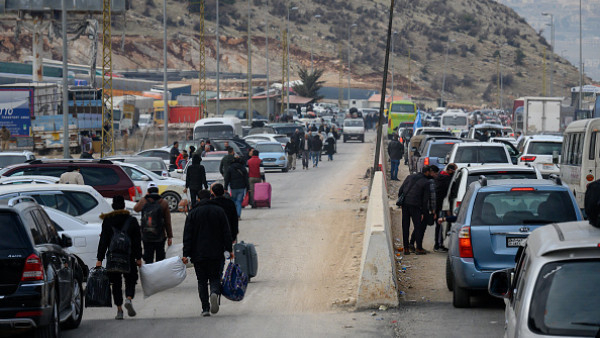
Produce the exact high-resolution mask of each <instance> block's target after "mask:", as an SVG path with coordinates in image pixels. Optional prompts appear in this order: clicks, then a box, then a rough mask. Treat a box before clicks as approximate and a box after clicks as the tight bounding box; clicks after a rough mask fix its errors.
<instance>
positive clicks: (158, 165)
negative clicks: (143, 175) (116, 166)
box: [125, 159, 167, 171]
mask: <svg viewBox="0 0 600 338" xmlns="http://www.w3.org/2000/svg"><path fill="white" fill-rule="evenodd" d="M125 162H127V163H132V164H135V165H139V166H140V167H142V168H145V169H148V170H151V171H161V170H167V165H166V164H165V162H163V161H160V160H142V159H134V160H129V159H128V160H126V161H125Z"/></svg>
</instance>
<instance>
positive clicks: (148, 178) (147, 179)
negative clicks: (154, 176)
mask: <svg viewBox="0 0 600 338" xmlns="http://www.w3.org/2000/svg"><path fill="white" fill-rule="evenodd" d="M142 181H150V177H148V176H147V175H142Z"/></svg>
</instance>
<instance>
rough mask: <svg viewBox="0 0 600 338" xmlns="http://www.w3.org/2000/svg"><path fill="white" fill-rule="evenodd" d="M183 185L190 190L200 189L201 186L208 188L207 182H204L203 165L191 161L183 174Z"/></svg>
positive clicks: (204, 172)
mask: <svg viewBox="0 0 600 338" xmlns="http://www.w3.org/2000/svg"><path fill="white" fill-rule="evenodd" d="M185 187H186V188H189V189H191V190H201V189H202V187H204V189H208V183H207V182H206V171H205V170H204V166H203V165H202V164H194V163H192V164H191V165H190V166H189V167H188V168H187V173H186V174H185Z"/></svg>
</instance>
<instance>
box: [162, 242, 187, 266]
mask: <svg viewBox="0 0 600 338" xmlns="http://www.w3.org/2000/svg"><path fill="white" fill-rule="evenodd" d="M166 257H167V258H171V257H183V243H179V244H173V245H171V246H169V247H167V252H166ZM185 267H186V268H188V269H189V268H193V267H194V264H193V263H192V260H191V259H188V263H187V264H186V265H185Z"/></svg>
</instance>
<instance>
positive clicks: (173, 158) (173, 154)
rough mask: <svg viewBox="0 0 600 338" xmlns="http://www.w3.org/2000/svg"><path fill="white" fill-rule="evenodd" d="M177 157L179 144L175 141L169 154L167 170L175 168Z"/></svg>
mask: <svg viewBox="0 0 600 338" xmlns="http://www.w3.org/2000/svg"><path fill="white" fill-rule="evenodd" d="M177 157H179V142H177V141H175V142H173V147H171V151H170V153H169V170H172V169H173V170H174V169H175V168H177Z"/></svg>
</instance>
